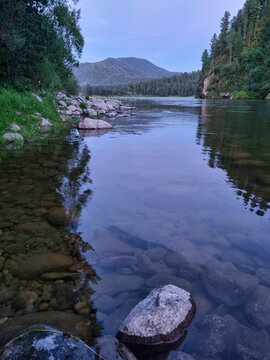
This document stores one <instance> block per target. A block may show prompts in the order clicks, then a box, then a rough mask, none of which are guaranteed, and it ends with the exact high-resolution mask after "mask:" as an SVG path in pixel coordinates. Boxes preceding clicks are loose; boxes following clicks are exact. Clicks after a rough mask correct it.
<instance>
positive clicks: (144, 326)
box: [117, 285, 196, 352]
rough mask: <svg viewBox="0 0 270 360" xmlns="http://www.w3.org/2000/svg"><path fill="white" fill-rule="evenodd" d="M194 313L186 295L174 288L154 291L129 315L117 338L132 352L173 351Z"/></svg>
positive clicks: (190, 299)
mask: <svg viewBox="0 0 270 360" xmlns="http://www.w3.org/2000/svg"><path fill="white" fill-rule="evenodd" d="M195 311H196V307H195V303H194V301H193V299H192V298H191V295H190V293H188V292H187V291H185V290H183V289H181V288H179V287H176V286H174V285H166V286H163V287H160V288H157V289H154V290H153V291H151V293H150V294H149V295H148V296H147V297H146V298H145V299H144V300H142V301H141V302H140V303H139V304H138V305H137V306H135V308H134V309H133V310H132V311H131V312H130V313H129V315H128V317H127V318H126V319H125V321H124V322H123V324H122V325H121V327H120V330H119V332H118V334H117V338H118V339H119V340H120V341H121V342H123V343H125V344H127V345H128V346H129V347H130V348H131V349H133V350H134V351H136V352H137V351H139V352H140V351H142V350H143V351H149V352H156V351H161V350H162V351H165V350H168V349H170V348H174V345H175V343H176V342H177V343H178V341H179V340H181V339H182V337H183V330H184V329H185V328H187V327H188V326H189V324H190V323H191V321H192V319H193V317H194V315H195Z"/></svg>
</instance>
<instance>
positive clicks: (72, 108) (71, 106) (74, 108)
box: [67, 105, 77, 113]
mask: <svg viewBox="0 0 270 360" xmlns="http://www.w3.org/2000/svg"><path fill="white" fill-rule="evenodd" d="M67 110H68V111H71V112H72V113H73V112H74V111H76V110H77V108H76V106H74V105H69V106H68V107H67Z"/></svg>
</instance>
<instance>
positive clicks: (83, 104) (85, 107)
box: [80, 102, 87, 110]
mask: <svg viewBox="0 0 270 360" xmlns="http://www.w3.org/2000/svg"><path fill="white" fill-rule="evenodd" d="M80 108H81V109H82V110H86V109H87V104H86V103H85V102H81V103H80Z"/></svg>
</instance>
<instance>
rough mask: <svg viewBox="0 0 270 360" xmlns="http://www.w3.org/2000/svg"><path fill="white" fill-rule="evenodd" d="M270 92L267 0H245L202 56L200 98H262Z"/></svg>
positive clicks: (269, 11)
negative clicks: (241, 7)
mask: <svg viewBox="0 0 270 360" xmlns="http://www.w3.org/2000/svg"><path fill="white" fill-rule="evenodd" d="M269 92H270V0H247V1H246V3H245V5H244V7H243V9H241V10H239V11H238V14H237V15H236V16H235V17H233V18H232V19H231V17H230V13H229V12H225V15H224V17H223V18H222V20H221V24H220V34H219V35H217V34H214V36H213V38H212V40H211V47H210V52H208V50H205V51H204V53H203V56H202V75H201V78H200V89H199V94H200V96H201V97H208V98H216V97H231V96H233V97H234V98H254V99H256V98H261V99H262V98H265V97H266V96H267V95H268V94H269Z"/></svg>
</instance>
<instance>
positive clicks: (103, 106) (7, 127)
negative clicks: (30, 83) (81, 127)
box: [0, 88, 134, 156]
mask: <svg viewBox="0 0 270 360" xmlns="http://www.w3.org/2000/svg"><path fill="white" fill-rule="evenodd" d="M132 110H134V108H131V107H128V106H124V105H123V103H122V102H121V101H120V100H117V99H98V98H90V97H83V96H72V95H67V94H64V93H61V92H59V93H57V94H55V95H54V94H52V93H47V92H43V93H39V94H35V93H31V92H23V93H20V92H17V91H15V90H13V89H11V88H2V89H0V146H3V147H5V148H6V149H8V150H10V149H17V150H18V149H19V150H21V149H22V148H23V145H24V144H25V143H32V142H40V143H41V142H43V141H44V140H46V139H47V138H48V136H49V135H50V136H51V135H56V134H59V133H60V132H61V130H63V129H64V128H65V127H66V125H67V124H70V123H75V124H77V123H78V122H79V121H80V119H82V118H84V117H89V116H90V117H91V119H104V118H114V117H116V116H117V115H118V114H120V113H121V114H124V113H127V112H129V111H132ZM133 115H134V114H133ZM2 156H4V152H2Z"/></svg>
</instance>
